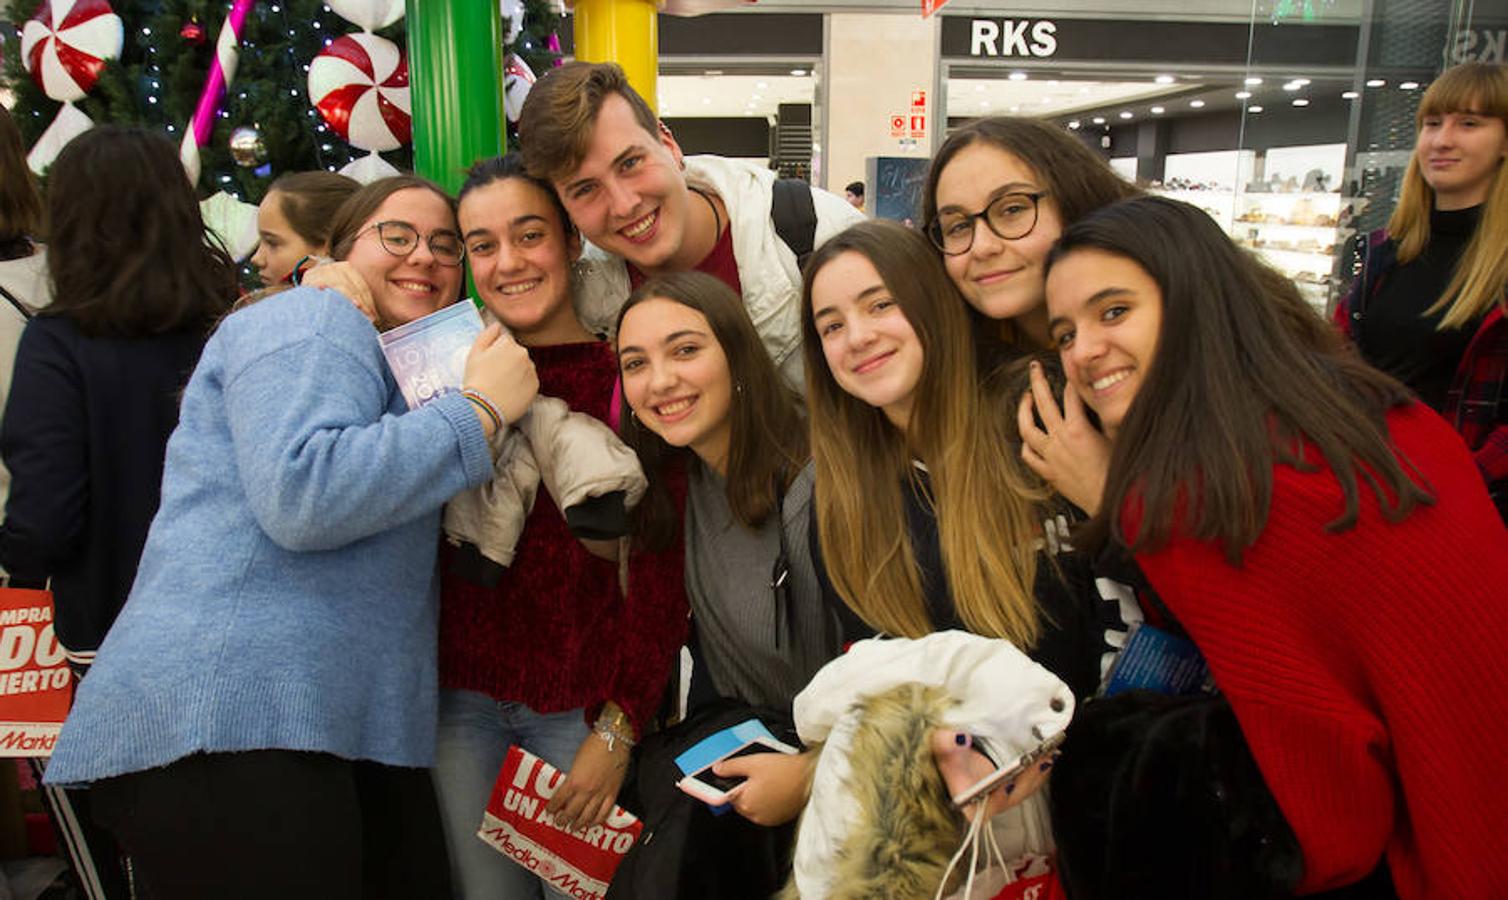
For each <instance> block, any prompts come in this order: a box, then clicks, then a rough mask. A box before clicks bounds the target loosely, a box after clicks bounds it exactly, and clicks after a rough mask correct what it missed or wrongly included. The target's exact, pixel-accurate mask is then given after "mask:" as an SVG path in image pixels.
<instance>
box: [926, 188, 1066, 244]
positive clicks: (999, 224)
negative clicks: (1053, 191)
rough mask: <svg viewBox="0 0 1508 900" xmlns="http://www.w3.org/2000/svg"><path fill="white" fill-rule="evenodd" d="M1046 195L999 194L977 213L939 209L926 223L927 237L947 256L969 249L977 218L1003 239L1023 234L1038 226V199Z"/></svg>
mask: <svg viewBox="0 0 1508 900" xmlns="http://www.w3.org/2000/svg"><path fill="white" fill-rule="evenodd" d="M1046 196H1047V192H1046V191H1037V192H1036V193H1012V194H1001V195H1000V196H998V197H996V198H995V199H993V200H991V201H990V202H989V205H987V206H986V207H985V208H984V209H981V210H980V211H979V212H977V213H963V212H953V211H949V212H944V213H939V214H938V216H937V218H935V219H933V220H932V221H931V222H929V223H927V239H928V240H930V241H931V242H932V245H933V246H934V247H936V248H937V249H939V250H941V251H942V252H943V253H944V254H945V255H947V256H958V255H960V254H963V253H968V252H969V249H970V248H971V247H973V246H974V232H975V230H976V229H975V222H977V221H978V220H980V219H983V220H984V224H985V225H987V226H989V229H990V231H993V232H994V233H995V236H996V237H998V238H1000V239H1001V240H1003V241H1014V240H1016V239H1018V238H1024V237H1026V236H1027V235H1028V234H1031V233H1032V229H1033V228H1036V227H1037V201H1039V200H1041V199H1042V198H1043V197H1046Z"/></svg>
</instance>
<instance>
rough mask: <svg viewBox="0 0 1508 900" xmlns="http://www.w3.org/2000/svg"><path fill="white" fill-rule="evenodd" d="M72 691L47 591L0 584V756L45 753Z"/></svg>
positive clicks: (62, 717)
mask: <svg viewBox="0 0 1508 900" xmlns="http://www.w3.org/2000/svg"><path fill="white" fill-rule="evenodd" d="M72 697H73V673H72V672H71V671H69V669H68V663H67V662H66V661H65V660H64V653H63V646H62V645H61V644H59V643H58V639H57V636H56V635H54V634H53V631H52V595H51V594H49V593H48V592H47V591H28V590H22V589H20V588H0V757H5V756H48V755H51V753H52V746H53V744H55V743H57V740H58V731H59V729H61V728H62V727H63V719H64V718H66V717H67V715H68V704H69V702H70V700H71V699H72Z"/></svg>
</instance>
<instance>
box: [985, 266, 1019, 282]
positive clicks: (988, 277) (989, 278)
mask: <svg viewBox="0 0 1508 900" xmlns="http://www.w3.org/2000/svg"><path fill="white" fill-rule="evenodd" d="M1020 271H1021V270H1020V269H1002V270H1000V271H998V272H987V273H985V274H984V275H980V276H979V277H978V278H975V279H974V283H975V284H998V283H999V282H1002V281H1004V280H1006V279H1007V278H1010V277H1011V276H1012V275H1015V274H1016V273H1017V272H1020Z"/></svg>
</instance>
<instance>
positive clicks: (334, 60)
mask: <svg viewBox="0 0 1508 900" xmlns="http://www.w3.org/2000/svg"><path fill="white" fill-rule="evenodd" d="M309 99H310V100H311V101H312V102H313V103H314V108H315V109H317V110H319V114H320V115H321V116H323V117H324V120H325V121H326V122H327V123H329V125H330V127H331V128H333V129H335V132H336V133H337V134H339V135H340V136H341V137H343V138H345V139H346V141H347V142H348V143H350V144H351V146H353V147H359V148H360V149H362V150H370V151H373V152H375V151H379V150H396V149H398V148H399V147H401V146H403V145H404V144H407V143H408V142H409V139H410V138H411V137H412V133H413V123H412V119H411V118H410V113H409V96H408V61H407V59H406V58H405V56H404V52H403V49H402V48H401V47H399V46H398V45H397V44H395V43H393V42H392V41H390V40H387V39H386V38H380V37H378V36H376V35H374V34H368V33H365V32H362V33H359V34H348V35H345V36H344V37H340V38H336V39H335V40H334V41H332V42H331V43H330V46H328V47H326V48H325V49H323V50H321V51H320V52H319V55H317V56H315V57H314V62H313V63H311V64H310V65H309Z"/></svg>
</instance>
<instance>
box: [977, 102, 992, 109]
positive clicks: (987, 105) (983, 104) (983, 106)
mask: <svg viewBox="0 0 1508 900" xmlns="http://www.w3.org/2000/svg"><path fill="white" fill-rule="evenodd" d="M979 108H980V109H989V108H990V101H988V100H981V101H979Z"/></svg>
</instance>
